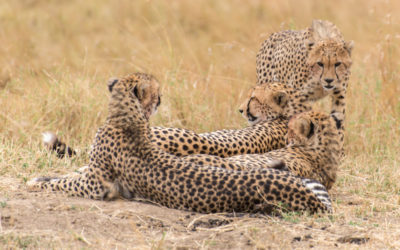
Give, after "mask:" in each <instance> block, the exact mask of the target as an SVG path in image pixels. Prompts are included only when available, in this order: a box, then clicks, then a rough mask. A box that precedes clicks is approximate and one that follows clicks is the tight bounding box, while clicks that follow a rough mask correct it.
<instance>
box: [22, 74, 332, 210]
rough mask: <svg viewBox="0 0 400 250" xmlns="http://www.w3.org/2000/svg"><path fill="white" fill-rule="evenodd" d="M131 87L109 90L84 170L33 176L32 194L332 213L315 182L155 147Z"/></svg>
mask: <svg viewBox="0 0 400 250" xmlns="http://www.w3.org/2000/svg"><path fill="white" fill-rule="evenodd" d="M136 88H137V86H136V84H134V83H132V82H129V81H126V80H121V81H118V82H117V83H116V84H115V85H114V86H113V87H112V88H111V100H110V104H109V115H108V117H107V120H106V122H105V124H104V125H103V126H102V127H101V128H100V129H99V130H98V132H97V134H96V138H95V140H94V144H93V149H92V151H91V153H90V163H89V166H88V169H87V170H86V171H84V172H83V173H82V174H81V175H78V176H69V177H66V178H37V179H33V180H31V181H29V182H28V187H29V189H30V190H43V189H44V190H51V191H63V192H65V193H68V194H70V195H73V196H80V197H86V198H91V199H106V200H108V199H113V198H115V197H117V196H118V195H122V196H124V197H125V198H135V197H140V198H144V199H148V200H151V201H154V202H157V203H159V204H161V205H164V206H167V207H171V208H177V209H188V210H192V211H197V212H204V213H209V212H233V211H235V212H255V211H262V212H268V211H270V210H271V209H273V208H275V207H276V206H280V205H281V204H283V205H284V207H285V208H288V209H290V210H305V209H307V210H310V211H311V212H316V211H319V210H321V211H330V210H331V203H330V199H329V195H328V193H327V192H326V190H325V188H324V187H323V186H322V185H321V184H319V183H318V182H317V181H314V180H308V179H303V178H299V177H296V176H294V175H292V174H290V173H289V172H287V171H280V170H276V169H253V170H248V171H238V170H231V169H229V166H222V165H221V164H215V165H213V164H208V165H200V164H197V163H192V162H190V161H187V160H185V159H182V158H180V157H177V156H175V155H173V154H169V153H167V152H164V151H163V150H161V149H159V148H158V147H156V146H154V145H153V144H152V143H151V141H150V137H149V135H150V133H151V132H150V128H149V126H148V121H147V119H146V117H145V116H144V114H143V112H142V109H141V104H140V102H139V100H138V98H137V90H136Z"/></svg>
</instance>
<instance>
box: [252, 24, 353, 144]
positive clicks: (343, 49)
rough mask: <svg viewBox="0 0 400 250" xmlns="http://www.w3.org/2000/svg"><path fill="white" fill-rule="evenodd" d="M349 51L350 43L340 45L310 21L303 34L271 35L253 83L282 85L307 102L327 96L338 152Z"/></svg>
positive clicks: (330, 29) (327, 27)
mask: <svg viewBox="0 0 400 250" xmlns="http://www.w3.org/2000/svg"><path fill="white" fill-rule="evenodd" d="M352 48H353V42H352V41H351V42H346V41H344V38H343V36H342V34H341V33H340V31H339V29H338V28H337V27H336V26H335V25H334V24H332V23H330V22H328V21H321V20H314V21H313V22H312V25H311V27H310V28H307V29H305V30H299V31H293V30H288V31H281V32H277V33H273V34H272V35H271V36H270V37H269V38H268V39H267V40H265V41H264V42H263V44H262V45H261V48H260V50H259V52H258V54H257V60H256V63H257V82H258V84H262V83H266V82H274V81H280V82H283V83H285V84H287V85H289V86H291V87H292V88H294V89H295V90H298V91H299V92H301V93H302V94H303V95H304V98H305V100H308V101H312V100H318V99H321V98H323V97H325V96H327V95H330V96H331V97H332V106H331V114H332V117H333V118H334V119H335V120H336V126H337V128H338V129H339V136H340V147H341V148H342V147H343V141H344V124H343V123H344V120H345V109H346V102H345V98H346V90H347V85H348V81H349V76H350V66H351V64H352V60H351V51H352Z"/></svg>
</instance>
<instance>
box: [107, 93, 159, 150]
mask: <svg viewBox="0 0 400 250" xmlns="http://www.w3.org/2000/svg"><path fill="white" fill-rule="evenodd" d="M106 123H107V124H108V126H110V127H112V128H113V130H114V131H119V132H117V133H120V134H121V136H122V138H123V139H124V141H126V142H127V145H129V147H132V149H133V150H132V151H131V152H132V153H135V156H136V157H143V156H144V155H147V154H148V152H150V151H151V148H152V144H151V141H150V139H149V133H150V128H149V123H148V121H147V119H146V118H145V116H144V114H143V111H142V108H141V105H140V104H139V101H138V100H137V99H136V98H129V97H126V96H125V95H123V94H122V93H120V92H118V91H115V93H113V95H112V98H111V101H110V104H109V114H108V117H107V122H106Z"/></svg>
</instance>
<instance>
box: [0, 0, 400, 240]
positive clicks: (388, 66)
mask: <svg viewBox="0 0 400 250" xmlns="http://www.w3.org/2000/svg"><path fill="white" fill-rule="evenodd" d="M300 5H301V7H300ZM314 18H320V19H328V20H330V21H332V22H334V23H335V24H336V25H337V26H338V27H339V28H340V29H341V31H342V33H343V34H344V37H345V38H346V39H348V40H354V41H355V50H354V53H353V61H354V63H353V67H352V72H353V74H352V77H351V81H350V90H349V93H348V107H347V120H346V129H347V131H346V132H347V137H346V152H347V157H346V159H345V160H344V162H343V164H342V165H341V167H340V172H339V180H338V182H337V185H336V186H335V187H334V189H333V191H332V196H333V198H334V200H335V213H334V214H333V215H332V216H329V217H322V218H315V217H308V216H299V215H290V214H289V215H287V217H286V218H283V219H273V220H272V222H271V221H270V222H268V223H267V226H265V225H261V226H260V225H258V224H257V226H255V228H254V230H253V229H252V228H251V227H252V226H251V225H252V224H251V223H250V224H246V221H239V222H235V223H236V224H237V225H239V226H237V227H238V228H239V229H238V230H239V231H240V230H243V232H244V234H245V235H247V236H248V237H247V236H246V237H247V238H246V239H251V242H250V243H251V245H250V246H252V247H266V246H273V247H284V248H290V247H291V246H292V247H293V246H295V247H296V245H291V244H295V243H293V242H292V239H285V236H286V235H287V234H289V235H290V232H294V231H296V230H300V228H304V227H307V226H308V225H310V224H312V225H317V228H318V226H319V225H321V227H322V225H326V224H328V225H330V227H331V231H330V232H329V233H327V232H326V231H324V230H322V231H316V232H313V233H314V234H313V235H314V236H313V237H314V238H313V239H314V243H313V244H314V245H318V244H319V243H322V242H325V243H326V244H327V245H326V246H327V247H328V248H329V247H331V246H333V245H334V244H339V243H337V238H339V236H343V235H345V234H346V233H347V232H350V234H351V232H353V233H355V234H362V236H367V237H369V238H370V241H369V242H368V243H367V244H366V245H365V246H366V247H384V248H398V247H400V242H399V241H398V239H399V237H400V227H399V226H398V223H399V221H398V219H397V218H398V217H399V215H400V199H399V195H400V184H399V182H398V180H399V178H400V171H398V167H399V165H400V153H399V152H400V119H399V117H400V84H399V82H400V76H399V72H398V69H399V68H400V67H399V66H400V61H399V60H398V58H399V57H400V49H399V47H398V44H399V42H400V2H399V1H396V0H386V1H383V0H382V1H378V0H336V1H318V0H313V1H311V0H308V1H301V3H299V2H298V1H295V0H288V1H282V0H272V1H257V0H252V1H226V0H221V1H212V0H208V1H201V2H199V1H183V0H182V1H177V0H176V1H161V0H160V1H142V0H140V1H139V0H138V1H129V0H121V1H105V0H100V1H77V0H70V1H56V0H52V1H44V0H17V1H11V0H9V1H1V2H0V20H1V26H0V44H1V46H0V55H1V56H0V175H1V176H3V177H10V178H15V179H19V180H20V181H21V182H23V181H25V180H26V179H29V178H31V177H32V176H37V175H41V174H46V173H57V172H60V173H65V172H68V171H70V169H71V168H75V166H79V165H81V164H83V163H85V162H87V155H86V154H85V152H84V151H85V150H83V152H82V153H81V155H80V156H79V157H77V158H75V159H74V160H73V161H72V162H71V161H70V160H62V161H61V160H58V159H56V158H55V157H54V156H52V155H49V154H47V153H46V152H44V151H43V150H42V147H41V146H40V133H41V132H42V131H45V130H52V131H56V132H58V133H59V134H60V135H62V137H63V138H65V139H66V140H67V141H69V142H70V143H71V144H72V145H74V146H76V147H78V148H81V149H87V148H88V146H89V145H90V142H91V140H92V138H93V136H94V134H95V131H96V128H97V127H98V126H99V125H100V124H101V123H102V122H103V121H104V119H105V116H106V109H107V102H108V98H107V96H108V93H107V89H106V87H105V86H106V85H105V83H106V80H107V79H108V78H109V77H111V76H120V75H125V74H128V73H130V72H133V71H144V72H149V73H153V74H154V75H156V77H157V78H158V79H159V80H160V81H161V82H162V85H163V87H162V88H163V89H162V92H163V98H162V105H161V108H160V111H159V112H158V114H157V115H156V117H154V118H153V119H152V124H154V125H162V126H177V127H185V128H189V129H194V130H196V131H199V132H203V131H210V130H215V129H220V128H238V127H242V126H244V125H245V124H246V122H245V121H244V120H243V118H241V117H240V115H239V113H238V112H237V107H238V105H239V103H240V101H241V99H242V98H243V96H244V94H245V93H246V91H247V89H248V88H249V87H250V86H252V85H253V84H254V83H255V78H256V77H255V55H256V53H257V50H258V49H259V46H260V44H261V42H262V41H263V40H264V39H265V38H266V37H267V36H268V34H270V33H271V32H274V31H279V30H281V29H288V28H293V29H301V28H304V27H307V26H308V25H309V24H310V23H311V20H312V19H314ZM0 191H1V192H0V194H2V195H1V196H3V195H4V198H1V197H0V199H3V200H2V201H1V202H7V201H8V200H11V199H12V198H10V197H12V196H13V195H12V194H13V193H12V192H11V191H9V190H7V189H0ZM5 194H7V196H6V195H5ZM7 197H9V198H7ZM1 204H3V203H1ZM1 204H0V205H1ZM252 223H253V222H252ZM236 224H233V225H236ZM249 228H250V229H249ZM314 228H315V227H314ZM236 229H237V228H236ZM313 230H314V229H313ZM0 233H1V224H0ZM263 233H266V234H269V235H270V236H268V237H269V238H268V239H270V240H271V241H270V242H269V243H268V242H266V241H265V240H264V237H265V235H264V234H263ZM149 235H152V234H147V236H146V237H150V236H149ZM161 235H163V234H162V233H161ZM170 235H171V234H170V233H167V234H166V235H165V237H164V236H163V237H164V238H163V239H165V242H164V241H163V242H161V243H162V244H161V243H160V242H159V243H160V244H159V245H157V244H153V243H154V242H153V243H149V244H147V243H148V242H147V243H146V244H145V245H146V246H148V247H153V248H164V247H168V246H176V245H170V243H171V242H173V240H171V239H168V237H170ZM271 235H272V236H271ZM315 235H316V236H315ZM158 236H160V234H158ZM38 237H39V236H38V235H35V234H33V235H19V234H18V231H16V232H15V233H14V234H13V232H12V231H11V232H8V234H7V235H3V236H1V235H0V245H1V244H2V243H3V244H6V245H10V244H11V246H16V247H32V248H34V247H37V246H38V245H39V246H40V245H41V244H42V243H43V244H44V242H47V241H43V242H41V240H40V239H37V238H38ZM171 237H172V236H171ZM194 237H200V241H199V242H203V243H202V244H203V245H201V244H200V245H193V246H197V247H204V248H207V247H212V246H213V244H214V243H212V244H211V243H210V244H208V243H207V244H208V245H207V244H206V243H204V242H206V241H207V240H210V239H211V238H208V237H211V236H209V235H208V236H204V237H205V238H201V235H200V236H194ZM270 237H272V238H270ZM274 237H275V238H274ZM315 237H317V238H315ZM319 237H320V238H319ZM68 239H69V241H68V242H69V243H68V244H67V245H66V246H67V247H72V248H75V247H80V246H81V245H80V244H81V243H82V241H83V242H84V241H85V240H84V239H81V238H80V237H78V236H77V237H75V238H74V237H72V238H71V237H70V238H68ZM395 239H397V240H395ZM105 240H106V239H105ZM212 240H213V242H214V241H215V242H216V243H215V246H219V244H218V237H216V238H213V239H212ZM274 240H276V241H274ZM331 241H332V242H334V243H332V244H333V245H330V242H331ZM74 242H76V244H75V243H74ZM79 242H80V243H79ZM207 242H208V241H207ZM46 244H47V243H46ZM52 244H53V243H52ZM52 244H50V245H49V246H52V247H57V246H58V247H59V246H60V245H59V243H57V242H56V243H54V245H52ZM204 244H205V245H204ZM279 244H280V245H279ZM340 244H341V243H340ZM343 244H346V243H343ZM347 244H348V243H347ZM106 245H107V244H106ZM111 246H114V245H112V244H111V245H110V247H111ZM117 246H118V244H117ZM347 246H349V245H347ZM84 247H85V244H84ZM89 247H90V246H89ZM298 247H300V248H302V247H309V245H298ZM357 247H359V246H358V245H357Z"/></svg>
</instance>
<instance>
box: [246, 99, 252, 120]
mask: <svg viewBox="0 0 400 250" xmlns="http://www.w3.org/2000/svg"><path fill="white" fill-rule="evenodd" d="M253 99H254V97H250V99H249V101H248V102H247V109H246V113H247V116H249V115H251V116H252V117H254V116H253V115H252V114H250V102H251V100H253Z"/></svg>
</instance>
